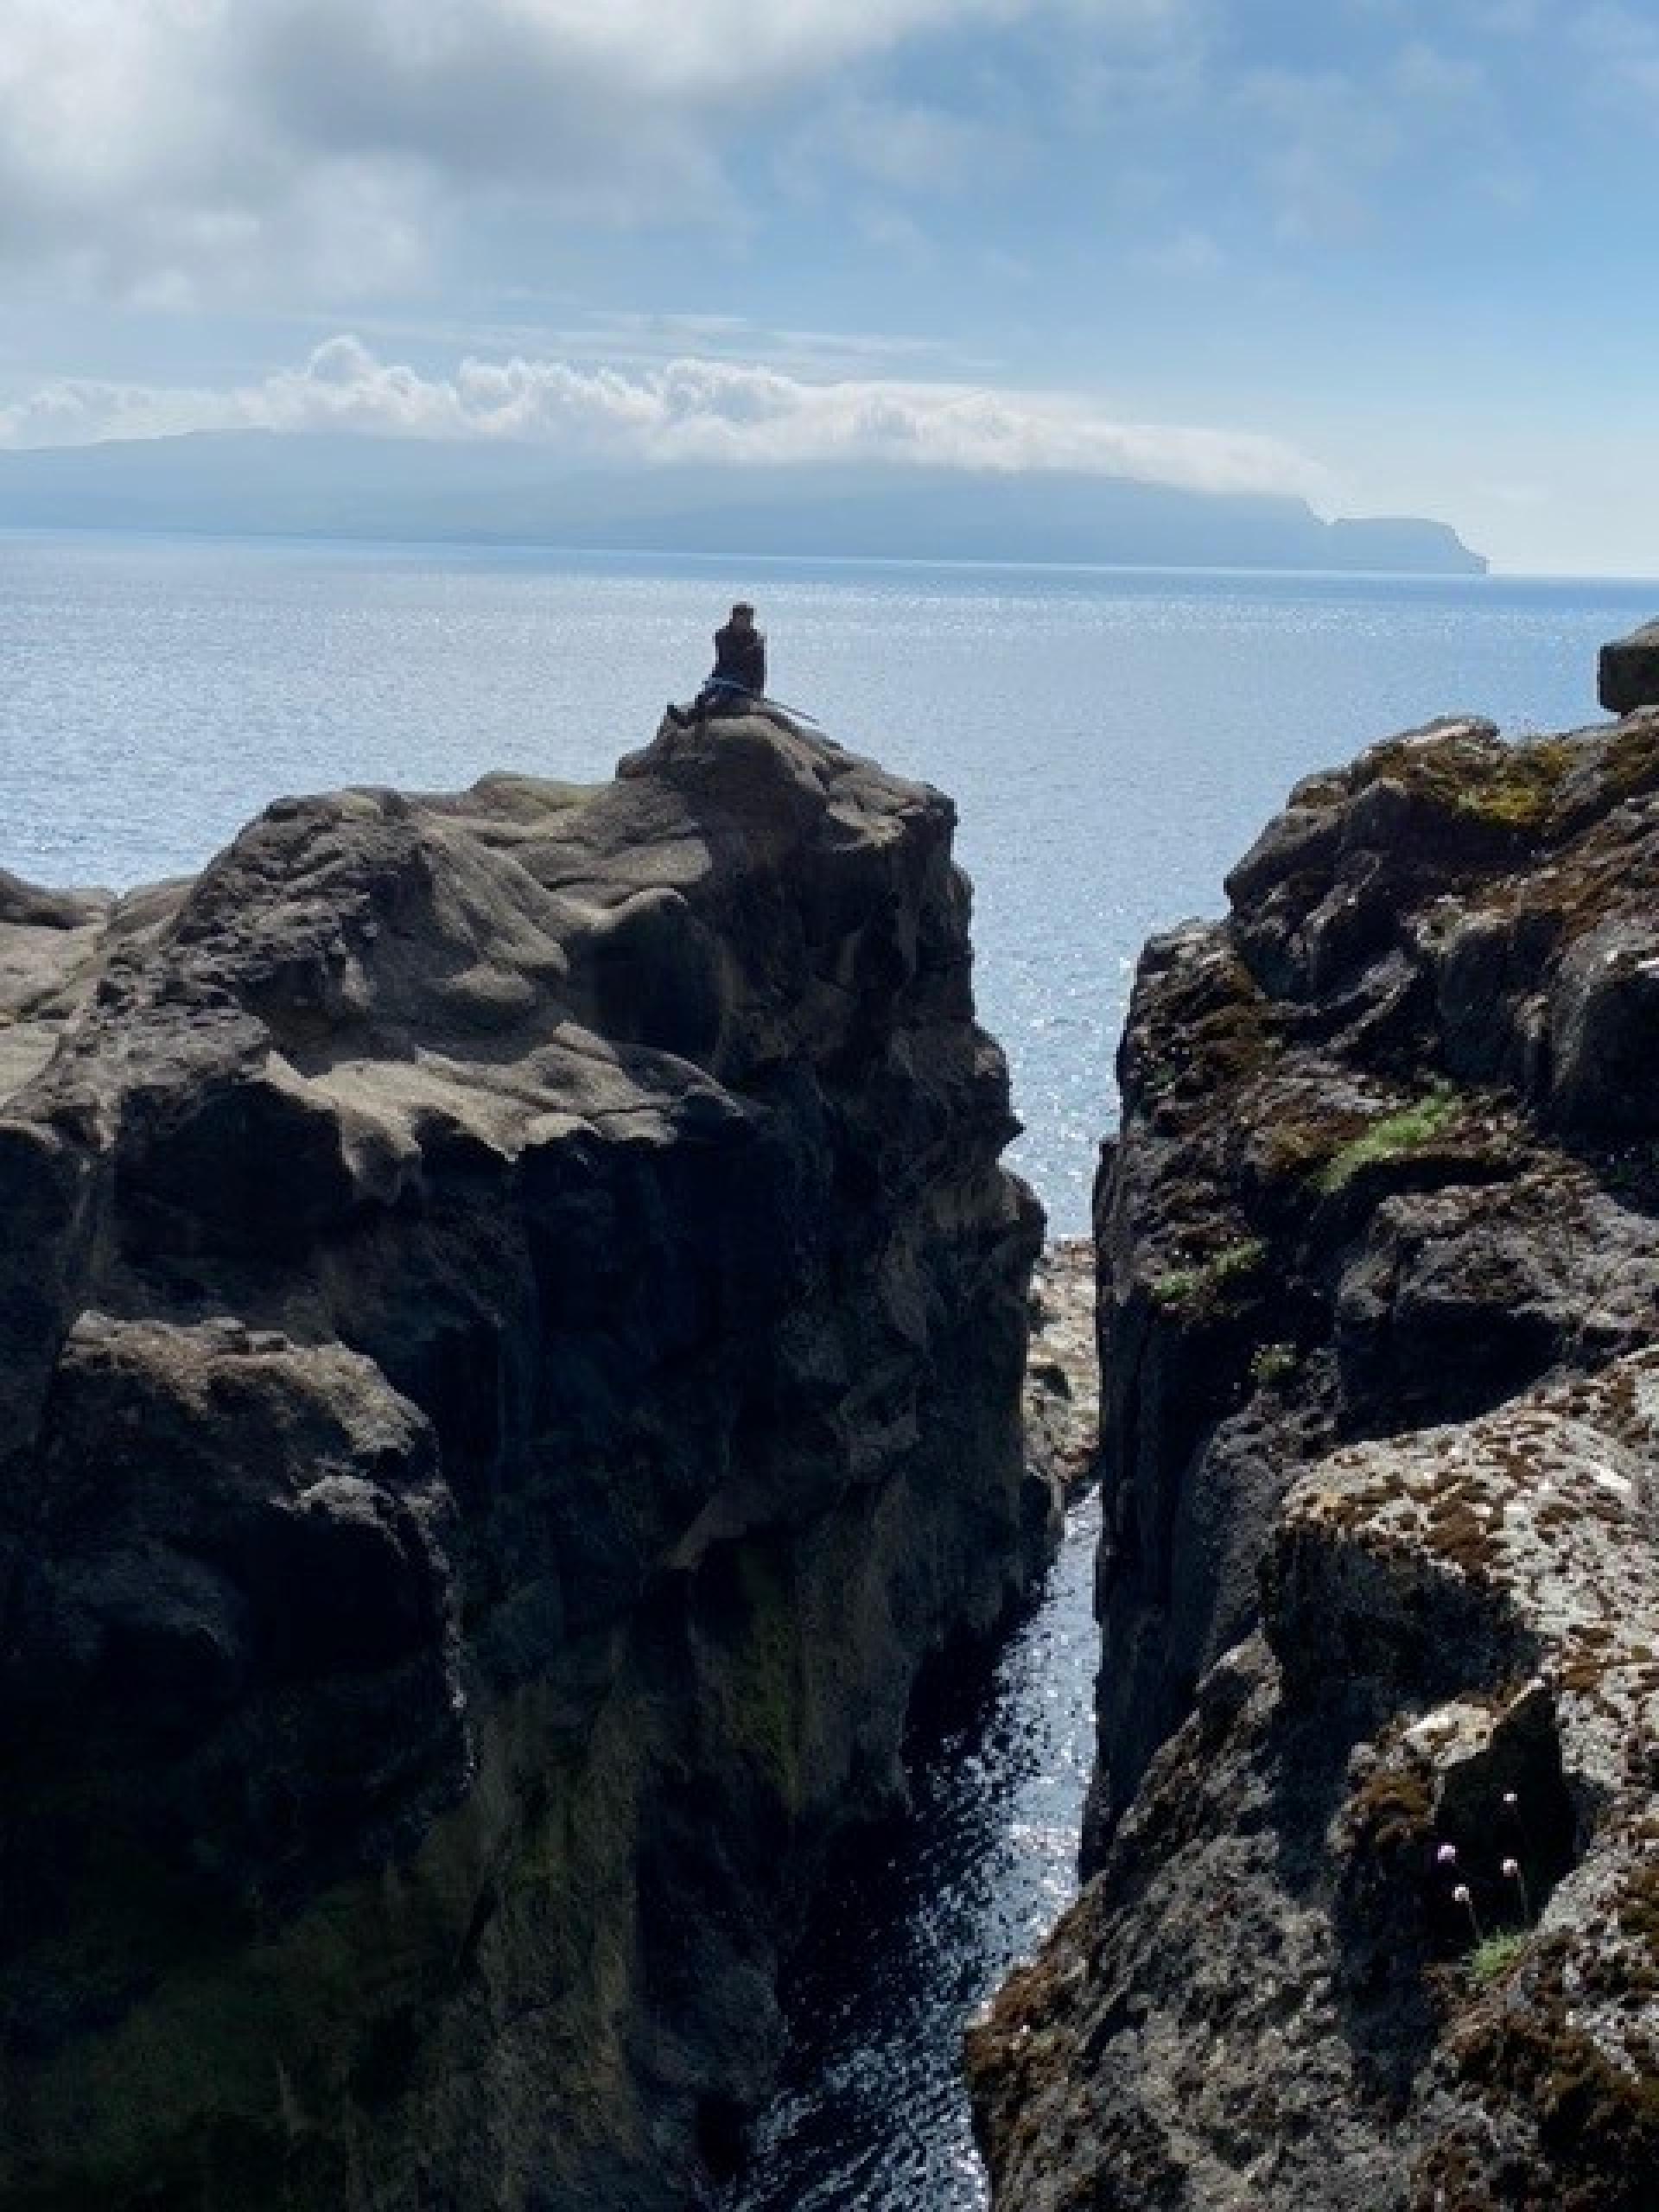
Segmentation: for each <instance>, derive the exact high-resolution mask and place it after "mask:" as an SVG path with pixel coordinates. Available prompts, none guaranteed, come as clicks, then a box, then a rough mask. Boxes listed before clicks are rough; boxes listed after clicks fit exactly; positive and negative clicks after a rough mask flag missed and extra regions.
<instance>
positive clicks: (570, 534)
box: [0, 430, 1487, 575]
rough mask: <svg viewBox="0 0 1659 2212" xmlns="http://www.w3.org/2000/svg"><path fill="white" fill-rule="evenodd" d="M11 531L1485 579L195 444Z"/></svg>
mask: <svg viewBox="0 0 1659 2212" xmlns="http://www.w3.org/2000/svg"><path fill="white" fill-rule="evenodd" d="M0 528H11V529H49V530H139V531H187V532H200V533H206V534H211V535H214V536H238V537H239V536H251V537H340V538H365V539H379V540H390V541H392V542H396V543H421V542H423V541H439V542H446V543H470V544H528V545H557V546H562V547H568V548H569V549H570V550H575V551H592V552H645V551H651V552H662V553H675V554H691V553H708V554H718V555H732V556H744V555H755V556H767V555H770V556H792V555H800V556H815V555H816V556H823V557H826V558H832V559H839V558H851V559H858V558H864V559H873V560H880V559H887V560H918V561H999V562H1016V563H1026V562H1053V563H1089V564H1101V565H1106V566H1120V565H1121V566H1133V567H1146V568H1237V569H1337V570H1347V571H1355V570H1371V571H1388V572H1392V573H1396V574H1398V573H1405V574H1417V575H1484V574H1485V572H1486V568H1487V563H1486V561H1485V560H1484V557H1483V556H1481V555H1480V554H1478V553H1475V552H1472V551H1471V550H1470V548H1469V547H1468V546H1466V545H1465V544H1464V543H1463V541H1462V540H1461V539H1460V538H1459V536H1458V535H1457V532H1456V531H1453V530H1452V529H1451V528H1450V527H1449V526H1448V525H1447V524H1445V523H1440V522H1433V521H1428V520H1425V519H1421V518H1416V517H1398V518H1370V519H1364V520H1343V521H1334V522H1327V521H1325V520H1324V519H1322V518H1321V517H1319V515H1317V514H1315V513H1314V512H1313V509H1312V508H1311V507H1310V506H1309V505H1307V504H1306V501H1305V500H1302V499H1291V498H1285V497H1279V496H1274V495H1271V494H1267V493H1214V492H1195V491H1188V490H1185V489H1182V488H1180V487H1178V486H1173V485H1167V484H1152V483H1143V482H1140V481H1136V480H1130V479H1128V478H1120V477H1098V476H1084V475H1078V474H1060V473H1058V472H1033V473H1031V474H1021V475H1012V474H991V473H988V472H969V471H963V470H953V469H944V468H906V469H897V468H892V467H888V468H882V469H877V468H870V467H849V466H845V465H842V466H835V467H831V466H817V467H767V468H761V467H730V468H725V469H718V468H711V467H655V468H653V467H634V468H632V469H628V470H620V469H613V468H600V467H592V468H582V467H572V466H571V464H570V463H569V461H568V460H565V459H563V457H560V456H556V455H554V454H550V453H544V452H542V451H540V450H538V449H537V448H535V447H533V446H525V445H507V444H499V445H486V444H483V443H480V442H472V443H467V444H462V443H454V444H442V443H437V442H430V441H426V440H414V439H390V438H374V437H365V436H350V435H300V434H289V435H280V434H277V433H275V432H271V431H268V430H245V431H211V432H194V433H191V434H189V435H184V436H180V437H167V438H143V439H132V440H124V441H112V442H106V443H103V444H98V445H90V446H73V447H69V446H64V447H49V448H38V449H35V450H34V451H29V452H15V453H13V452H9V453H0Z"/></svg>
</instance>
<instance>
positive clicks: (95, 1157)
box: [0, 721, 1049, 2212]
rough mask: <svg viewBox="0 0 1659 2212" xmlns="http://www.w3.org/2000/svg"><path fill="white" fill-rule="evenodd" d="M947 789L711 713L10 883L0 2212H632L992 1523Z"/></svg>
mask: <svg viewBox="0 0 1659 2212" xmlns="http://www.w3.org/2000/svg"><path fill="white" fill-rule="evenodd" d="M952 828H953V816H952V810H951V809H950V804H949V803H948V801H946V800H945V799H944V798H942V797H941V796H940V795H939V794H938V793H937V792H935V791H930V790H927V789H925V788H922V787H920V786H917V785H910V784H905V783H901V782H899V781H898V780H896V779H893V778H891V777H888V776H887V775H885V774H883V773H882V772H880V770H878V769H877V768H875V767H874V766H872V765H871V764H869V763H868V762H866V761H862V760H857V759H855V758H853V757H852V756H850V755H849V754H846V753H842V752H841V751H840V750H839V749H837V748H836V747H833V746H829V745H826V744H818V743H811V742H808V741H805V740H804V739H802V738H799V737H798V736H795V735H792V734H789V733H787V732H785V731H781V730H779V729H776V728H771V727H769V726H767V725H765V724H761V723H746V722H741V721H739V722H734V723H727V724H724V725H722V726H721V728H719V730H718V731H717V732H715V733H709V732H702V731H686V732H675V731H672V730H664V733H663V734H661V735H659V737H658V740H657V741H655V742H654V743H653V744H652V746H651V747H648V748H647V749H646V750H645V752H643V753H639V754H637V755H635V756H633V757H632V758H631V759H629V760H626V761H624V763H623V764H622V766H621V769H620V772H619V775H618V778H617V779H616V780H615V781H614V782H613V784H610V785H605V786H602V787H596V788H594V789H582V790H576V789H566V788H562V787H557V786H553V785H546V784H543V783H537V782H533V781H531V780H528V779H517V778H507V777H496V778H491V779H486V781H485V782H483V783H481V784H480V785H478V786H477V787H476V788H475V789H474V790H473V791H469V792H467V793H464V794H462V795H461V796H460V797H457V798H403V797H399V796H397V795H395V794H392V793H390V792H386V791H354V792H346V793H343V794H340V795H337V796H334V797H332V798H317V799H305V800H292V801H284V802H283V803H281V804H277V805H273V806H272V807H270V808H269V809H268V810H267V811H266V812H265V814H264V816H262V817H260V819H259V820H258V821H257V822H256V823H253V824H252V825H251V827H250V828H249V829H246V830H245V832H244V833H243V834H242V836H239V837H238V839H237V841H236V842H235V843H234V844H233V845H232V846H231V847H230V849H228V850H227V851H226V852H225V853H224V854H223V855H220V857H219V859H218V860H216V861H214V862H213V865H212V866H211V867H209V868H207V870H206V872H205V873H204V874H202V875H201V876H200V878H199V879H198V880H195V881H194V882H191V883H188V884H181V885H176V886H172V887H162V888H161V889H158V890H156V891H152V892H149V893H139V894H136V895H134V896H131V897H129V898H125V899H120V900H111V899H103V898H97V897H90V898H67V899H62V898H55V897H53V896H51V895H49V894H47V893H39V892H36V891H34V890H33V889H31V888H30V887H27V886H24V885H21V884H18V883H16V882H15V881H13V880H10V879H8V880H3V881H0V1091H3V1094H4V1095H3V1103H0V1207H3V1220H4V1224H5V1230H6V1234H5V1239H4V1243H3V1248H0V1885H3V1887H0V2201H3V2202H4V2203H5V2204H6V2205H7V2206H8V2207H9V2208H10V2212H68V2208H72V2207H73V2208H79V2207H90V2206H92V2205H96V2206H98V2207H99V2208H100V2212H122V2208H124V2207H128V2206H133V2207H136V2206H138V2205H141V2204H142V2205H144V2206H151V2205H156V2206H165V2207H168V2208H169V2212H172V2209H173V2208H177V2212H260V2208H263V2207H267V2206H270V2207H274V2206H277V2205H281V2206H283V2207H284V2208H290V2209H291V2212H306V2209H307V2208H311V2207H316V2208H325V2207H326V2208H327V2212H356V2209H357V2208H363V2209H364V2212H366V2209H367V2208H374V2209H375V2212H404V2208H410V2212H412V2209H413V2208H416V2207H422V2208H427V2207H440V2206H442V2207H443V2208H444V2209H445V2212H472V2208H478V2212H484V2208H488V2212H501V2208H512V2207H528V2206H535V2207H537V2208H540V2212H559V2208H565V2207H569V2208H575V2207H577V2206H582V2207H592V2206H596V2205H604V2206H606V2207H607V2208H614V2212H627V2208H638V2212H647V2209H648V2208H655V2207H659V2206H661V2207H668V2206H674V2207H683V2206H685V2205H686V2204H688V2203H690V2202H696V2201H698V2198H699V2195H700V2192H701V2191H702V2189H703V2188H704V2186H705V2185H706V2183H708V2181H709V2178H710V2177H711V2176H713V2175H715V2174H717V2173H718V2172H719V2171H721V2170H722V2169H723V2168H724V2167H725V2166H727V2165H728V2164H729V2163H730V2161H731V2159H732V2158H733V2157H734V2153H735V2150H736V2145H737V2139H738V2136H739V2133H740V2130H741V2117H742V2113H743V2110H744V2107H746V2105H747V2104H748V2103H749V2102H750V2101H752V2100H753V2098H754V2097H755V2096H757V2095H758V2094H760V2092H761V2091H762V2090H763V2088H764V2086H765V2083H766V2078H767V2075H768V2071H769V2069H770V2067H771V2065H772V2063H773V2061H774V2058H775V2056H776V2048H777V2042H778V2035H779V2028H778V2015H777V2009H776V2005H775V2003H774V1997H773V1970H774V1966H775V1962H776V1955H777V1952H778V1948H779V1943H780V1942H781V1941H783V1940H784V1939H785V1937H786V1936H787V1933H788V1930H789V1929H790V1926H791V1919H792V1915H793V1913H794V1911H795V1910H796V1907H797V1904H798V1892H799V1890H800V1888H801V1886H802V1885H803V1884H804V1883H805V1882H806V1881H808V1880H810V1877H811V1873H812V1871H813V1867H814V1866H815V1863H816V1861H817V1857H818V1854H819V1853H821V1852H822V1851H823V1848H824V1847H825V1845H826V1843H827V1842H828V1840H829V1838H830V1837H831V1836H832V1835H833V1834H835V1833H836V1831H837V1830H838V1829H839V1828H840V1827H842V1825H843V1824H845V1823H846V1822H848V1821H853V1820H855V1819H858V1818H860V1817H861V1816H863V1815H868V1814H870V1813H872V1812H874V1811H877V1810H879V1809H882V1808H886V1807H887V1806H888V1805H889V1804H890V1802H891V1801H892V1800H893V1797H894V1796H895V1795H896V1794H897V1793H898V1792H899V1791H900V1789H902V1779H901V1776H900V1772H899V1765H898V1751H899V1742H900V1737H901V1732H902V1727H903V1723H904V1719H905V1713H906V1706H907V1703H908V1701H909V1700H910V1697H911V1693H912V1687H913V1685H914V1684H915V1682H916V1680H917V1678H918V1672H919V1670H921V1669H923V1667H924V1666H925V1663H926V1662H927V1661H928V1660H929V1659H930V1657H931V1656H934V1655H936V1654H938V1652H939V1651H940V1650H941V1649H943V1648H944V1647H946V1646H947V1645H949V1644H950V1643H951V1642H952V1641H953V1640H954V1639H957V1638H963V1637H977V1636H981V1635H983V1634H985V1633H986V1632H988V1630H991V1628H992V1627H993V1625H994V1624H995V1623H996V1622H997V1621H998V1620H999V1618H1001V1615H1002V1614H1003V1613H1004V1611H1005V1610H1006V1609H1007V1606H1008V1605H1010V1603H1011V1602H1012V1601H1013V1600H1014V1599H1016V1597H1017V1596H1018V1595H1019V1593H1020V1591H1021V1590H1022V1588H1023V1586H1024V1585H1025V1583H1026V1581H1027V1579H1028V1577H1029V1575H1030V1573H1031V1572H1032V1571H1033V1567H1034V1565H1035V1563H1036V1561H1037V1560H1038V1558H1039V1554H1041V1552H1042V1550H1043V1548H1044V1543H1045V1541H1046V1524H1047V1520H1048V1515H1049V1497H1048V1492H1047V1490H1046V1488H1045V1486H1044V1485H1043V1484H1040V1483H1039V1482H1037V1481H1036V1480H1035V1479H1034V1478H1033V1477H1032V1476H1031V1475H1030V1474H1029V1473H1028V1472H1027V1469H1026V1466H1025V1464H1024V1459H1023V1453H1022V1444H1021V1436H1020V1377H1021V1367H1022V1359H1023V1353H1024V1348H1025V1342H1026V1334H1027V1283H1028V1279H1029V1276H1030V1272H1031V1268H1032V1263H1033V1256H1034V1254H1035V1252H1036V1249H1037V1245H1038V1241H1039V1226H1040V1224H1039V1217H1038V1214H1037V1211H1036V1208H1035V1206H1034V1204H1033V1202H1032V1200H1031V1199H1030V1198H1029V1197H1028V1195H1027V1193H1026V1192H1024V1191H1023V1189H1022V1188H1021V1187H1020V1185H1018V1184H1017V1183H1016V1182H1015V1181H1014V1179H1011V1178H1010V1177H1009V1176H1007V1174H1005V1173H1003V1172H1002V1171H1001V1168H1000V1167H999V1166H998V1164H997V1163H998V1155H999V1154H1000V1152H1001V1148H1002V1146H1003V1144H1004V1142H1005V1141H1006V1140H1007V1137H1008V1135H1010V1133H1011V1128H1012V1123H1011V1121H1010V1117H1009V1112H1008V1101H1007V1081H1006V1075H1005V1070H1004V1066H1003V1063H1002V1060H1001V1055H1000V1054H999V1053H998V1052H997V1051H996V1049H995V1046H993V1045H992V1044H991V1042H990V1041H989V1040H988V1039H987V1038H986V1036H985V1035H984V1034H983V1033H982V1032H981V1031H980V1030H979V1029H978V1028H977V1027H976V1025H975V1022H974V1019H973V1009H972V1002H971V995H970V988H969V941H968V893H967V889H966V886H965V884H964V881H963V878H962V877H961V875H960V874H958V873H957V870H956V869H955V868H953V866H952V863H951V858H950V841H951V833H952Z"/></svg>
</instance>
